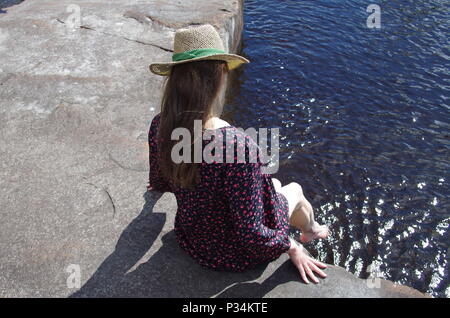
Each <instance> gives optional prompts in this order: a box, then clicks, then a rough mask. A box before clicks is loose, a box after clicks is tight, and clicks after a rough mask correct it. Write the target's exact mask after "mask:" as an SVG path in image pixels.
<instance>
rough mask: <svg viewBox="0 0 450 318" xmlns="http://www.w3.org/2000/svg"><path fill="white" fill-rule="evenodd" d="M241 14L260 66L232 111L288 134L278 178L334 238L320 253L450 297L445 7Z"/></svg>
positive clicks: (248, 50)
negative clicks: (299, 193)
mask: <svg viewBox="0 0 450 318" xmlns="http://www.w3.org/2000/svg"><path fill="white" fill-rule="evenodd" d="M370 3H376V4H378V5H379V6H380V7H381V28H380V29H369V28H367V26H366V19H367V17H368V15H369V13H367V12H366V8H367V6H368V5H369V4H370ZM244 20H245V26H244V38H243V52H242V54H243V55H244V56H246V57H248V58H249V59H250V60H251V62H252V63H251V64H249V65H246V66H245V67H244V68H243V69H241V70H240V71H238V75H239V85H237V87H235V88H234V89H235V91H234V95H235V96H236V97H235V98H234V99H233V100H232V101H231V102H230V104H229V105H228V106H227V109H226V111H227V112H226V113H225V116H224V117H225V118H226V119H228V120H230V121H231V122H232V123H233V124H235V125H237V126H240V127H244V128H248V127H267V128H270V127H279V128H280V132H281V135H282V137H281V141H280V144H281V147H282V148H281V150H280V171H279V173H277V174H276V175H275V177H277V178H279V179H280V180H281V181H282V183H287V182H291V181H296V182H299V183H300V184H301V185H302V186H303V188H304V191H305V193H306V196H307V198H309V199H310V201H311V203H312V204H313V206H314V207H315V209H316V215H317V218H318V220H319V221H321V222H323V223H326V224H328V225H330V227H331V230H332V235H331V238H330V239H329V240H328V241H324V242H318V243H315V244H312V245H309V246H308V248H309V249H310V251H311V252H312V253H313V254H314V255H316V256H317V257H318V258H319V259H321V260H322V261H326V262H328V263H333V264H336V265H339V266H342V267H345V268H346V269H348V270H349V271H351V272H353V273H355V274H356V275H358V276H360V277H363V278H366V277H368V273H369V272H372V273H373V275H375V276H381V277H384V278H386V279H389V280H392V281H395V282H398V283H401V284H405V285H409V286H412V287H414V288H416V289H418V290H420V291H423V292H428V293H430V294H432V295H433V296H437V297H449V296H450V289H449V262H448V257H449V256H448V255H449V244H448V243H449V233H448V228H449V216H450V203H449V200H448V196H449V194H450V189H449V181H450V173H449V171H450V170H449V169H450V106H449V104H450V103H449V101H450V71H449V65H450V64H449V62H450V45H449V35H450V34H449V30H450V16H449V8H448V1H436V0H434V1H433V0H427V1H418V0H414V1H412V0H410V1H406V0H405V1H377V2H369V1H359V0H358V1H348V0H339V1H331V0H322V1H318V0H314V1H305V0H303V1H297V0H291V1H288V0H285V1H268V0H258V1H255V0H253V1H250V0H246V1H245V12H244ZM371 264H372V265H371Z"/></svg>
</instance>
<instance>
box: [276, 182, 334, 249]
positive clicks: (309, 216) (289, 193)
mask: <svg viewBox="0 0 450 318" xmlns="http://www.w3.org/2000/svg"><path fill="white" fill-rule="evenodd" d="M272 181H273V184H274V187H275V190H277V192H280V193H281V194H283V195H284V196H285V197H286V199H287V200H288V206H289V223H290V224H291V225H292V226H293V227H295V228H297V229H300V230H301V231H302V235H301V237H300V240H301V241H302V242H303V243H306V242H309V241H312V240H313V239H316V238H325V237H327V236H328V228H327V227H326V226H324V225H320V224H319V223H317V222H316V221H315V220H314V212H313V208H312V206H311V204H310V203H309V201H308V200H307V199H306V198H305V196H304V195H303V190H302V187H301V186H300V185H299V184H298V183H296V182H291V183H289V184H288V185H286V186H284V187H281V182H280V181H279V180H278V179H275V178H272Z"/></svg>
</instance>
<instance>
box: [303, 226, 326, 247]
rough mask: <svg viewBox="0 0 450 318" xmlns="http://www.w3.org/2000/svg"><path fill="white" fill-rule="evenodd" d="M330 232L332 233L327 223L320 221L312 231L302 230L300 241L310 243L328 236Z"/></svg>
mask: <svg viewBox="0 0 450 318" xmlns="http://www.w3.org/2000/svg"><path fill="white" fill-rule="evenodd" d="M328 234H330V231H329V230H328V227H327V226H326V225H319V223H316V225H315V226H314V228H313V229H312V230H311V231H308V232H302V235H301V236H300V242H302V243H309V242H311V241H312V240H315V239H324V238H326V237H327V236H328Z"/></svg>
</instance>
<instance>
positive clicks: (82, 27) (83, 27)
mask: <svg viewBox="0 0 450 318" xmlns="http://www.w3.org/2000/svg"><path fill="white" fill-rule="evenodd" d="M56 21H58V22H59V23H62V24H66V23H65V22H64V21H63V20H61V19H59V18H56ZM80 29H86V30H91V31H96V32H99V33H101V34H105V35H111V36H115V37H118V38H121V39H124V40H127V41H132V42H136V43H139V44H143V45H150V46H153V47H157V48H159V49H161V50H163V51H166V52H173V50H171V49H168V48H165V47H163V46H160V45H157V44H154V43H147V42H143V41H139V40H135V39H131V38H127V37H125V36H120V35H117V34H114V33H109V32H104V31H100V30H97V29H95V28H91V27H89V26H86V25H80Z"/></svg>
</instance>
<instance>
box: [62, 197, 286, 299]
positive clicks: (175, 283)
mask: <svg viewBox="0 0 450 318" xmlns="http://www.w3.org/2000/svg"><path fill="white" fill-rule="evenodd" d="M144 197H145V200H146V202H145V205H144V208H143V209H142V211H141V213H140V214H139V215H138V216H137V217H136V218H135V219H134V220H133V221H132V222H131V223H130V224H129V225H128V226H127V228H126V229H125V230H124V231H123V233H122V234H121V236H120V238H119V240H118V242H117V245H116V248H115V250H114V252H113V253H112V254H111V255H109V256H108V257H107V258H106V259H105V260H104V261H103V263H102V264H101V265H100V267H99V268H98V269H97V271H96V272H95V273H94V274H93V275H92V277H91V278H90V279H89V280H88V281H87V282H86V283H85V284H84V285H83V286H82V287H81V288H80V290H78V291H77V292H75V293H74V294H72V295H71V296H70V297H212V296H215V295H217V294H219V293H222V294H223V295H222V297H223V296H225V297H234V295H233V291H235V292H236V293H237V294H243V295H248V297H262V296H264V294H265V290H269V289H270V288H272V287H271V284H268V285H267V284H263V287H264V289H260V290H255V288H254V286H253V284H251V283H250V284H240V285H239V283H243V282H248V281H253V280H256V279H258V278H259V277H260V276H261V275H262V273H263V272H264V270H265V269H266V267H267V265H268V264H262V265H260V266H258V267H257V268H255V269H252V270H249V271H246V272H243V273H233V272H219V271H213V270H209V269H205V268H203V267H201V266H200V265H198V264H197V263H196V262H195V261H194V260H193V259H192V258H191V257H190V256H189V255H188V254H187V253H186V252H185V251H184V250H182V249H181V248H180V247H179V246H178V243H177V241H176V238H175V232H174V231H173V230H172V231H170V232H168V233H166V234H165V235H164V236H163V237H162V239H161V240H162V245H161V247H160V248H159V250H158V251H157V252H155V253H154V254H153V255H151V257H150V258H149V259H148V261H147V262H144V263H142V264H140V265H139V266H137V267H136V269H135V270H133V271H130V269H131V268H132V267H133V266H135V264H136V263H137V262H138V261H139V260H141V259H142V257H143V256H144V255H145V254H146V253H147V252H148V250H149V249H150V248H151V246H152V245H153V244H154V242H155V241H156V239H157V237H158V235H159V234H160V233H161V231H162V229H163V226H164V223H165V221H166V214H165V213H154V212H153V211H152V210H153V207H154V205H155V204H156V202H157V200H158V199H159V198H160V197H161V194H158V193H150V192H148V193H146V194H145V195H144ZM282 267H284V266H282ZM129 271H130V272H129ZM277 272H278V271H277ZM269 279H270V278H269ZM236 284H238V286H239V287H233V286H234V285H236ZM257 285H259V284H257ZM266 285H267V286H266ZM274 285H275V282H274ZM224 290H226V291H225V293H223V291H224Z"/></svg>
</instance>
